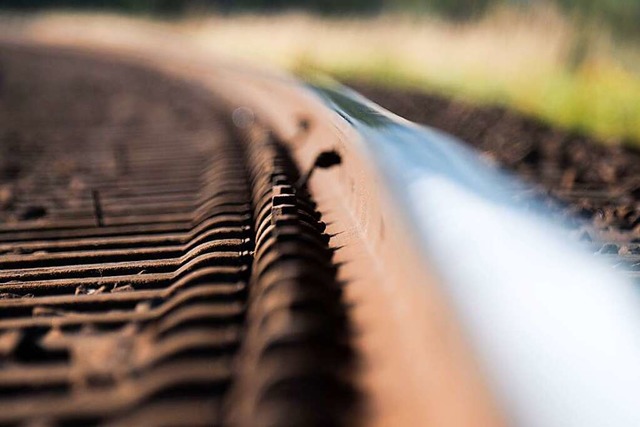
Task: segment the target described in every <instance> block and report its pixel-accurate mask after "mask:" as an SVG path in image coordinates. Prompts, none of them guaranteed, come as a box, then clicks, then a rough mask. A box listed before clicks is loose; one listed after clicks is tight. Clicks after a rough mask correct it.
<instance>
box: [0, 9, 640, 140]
mask: <svg viewBox="0 0 640 427" xmlns="http://www.w3.org/2000/svg"><path fill="white" fill-rule="evenodd" d="M0 5H1V8H2V9H3V11H2V13H3V15H4V21H3V22H8V20H9V17H13V18H14V19H17V17H22V18H24V17H25V16H31V17H33V16H37V17H38V19H40V20H62V19H71V18H72V17H75V18H76V19H79V17H82V19H83V22H84V23H85V25H86V28H87V31H90V30H91V29H92V28H96V27H98V26H103V27H109V26H111V27H118V26H120V25H123V23H126V24H127V25H129V26H130V27H131V26H132V25H136V26H138V27H144V26H147V27H149V26H152V27H153V28H154V30H157V29H159V28H161V29H162V31H165V32H167V33H168V34H179V35H180V37H183V39H184V40H188V41H189V43H192V44H194V45H198V46H200V47H204V48H206V49H208V50H211V51H215V52H217V53H222V54H224V55H227V56H231V57H237V58H241V59H243V60H249V61H254V62H256V63H259V64H261V65H268V66H277V67H283V68H286V69H288V70H290V71H293V72H295V73H298V74H300V75H302V76H305V75H309V74H315V73H318V72H321V73H327V74H329V75H332V76H334V77H336V78H337V79H339V80H342V81H347V82H355V83H356V85H358V84H360V85H363V84H364V85H368V87H371V86H374V87H380V88H392V89H394V90H399V89H403V90H409V91H414V92H420V93H423V92H424V93H430V94H437V95H438V96H444V97H447V98H448V99H450V98H455V99H462V100H464V101H465V102H470V103H472V104H474V105H476V104H477V105H499V106H503V107H507V108H509V109H512V110H514V111H519V112H521V113H525V114H526V115H528V116H531V117H533V118H535V119H537V120H540V121H541V122H542V123H546V124H550V125H553V126H559V127H560V128H562V129H567V130H570V131H575V132H580V133H584V134H586V135H590V136H594V137H597V138H598V139H600V140H601V141H604V142H608V143H623V144H627V145H635V144H636V142H635V141H637V140H639V139H640V49H638V47H639V46H640V25H638V23H639V22H640V1H638V0H310V1H309V0H307V1H302V0H117V1H112V0H109V1H107V0H1V1H0ZM33 19H35V18H33Z"/></svg>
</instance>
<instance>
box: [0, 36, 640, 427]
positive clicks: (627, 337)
mask: <svg viewBox="0 0 640 427" xmlns="http://www.w3.org/2000/svg"><path fill="white" fill-rule="evenodd" d="M127 54H130V52H124V55H123V54H122V52H120V53H118V52H111V53H110V55H109V56H108V58H110V59H103V58H101V57H100V56H98V55H96V54H95V53H93V54H92V53H88V52H84V53H83V52H81V51H79V50H78V51H76V50H74V49H71V50H69V49H67V48H64V47H56V48H45V47H42V46H38V45H37V44H36V45H32V44H28V43H8V44H5V45H3V46H1V47H0V70H1V72H2V74H1V79H0V132H2V133H1V134H0V138H1V140H2V146H0V180H1V181H0V185H1V186H0V425H25V426H26V425H29V426H30V425H47V426H72V425H82V426H85V425H136V426H137V425H144V426H152V425H157V426H170V425H194V426H195V425H232V426H342V425H372V426H377V425H379V426H388V425H447V426H448V425H507V424H513V423H514V424H516V425H545V426H555V425H580V426H586V425H599V423H600V422H601V421H603V420H609V421H611V422H612V423H613V424H612V425H625V422H627V421H630V420H637V419H638V416H639V414H638V411H636V410H634V409H633V408H634V407H635V404H634V402H633V399H630V398H629V397H624V396H625V395H626V393H628V392H629V391H630V390H632V389H633V387H634V386H635V385H636V383H637V382H638V381H640V377H639V376H637V375H636V374H637V369H638V368H636V367H635V366H634V364H633V363H631V361H632V360H634V356H636V355H638V354H639V353H638V347H637V346H636V345H635V344H634V340H633V338H631V337H633V335H634V332H633V328H634V324H633V322H632V320H633V319H636V318H637V315H638V310H637V306H636V302H637V301H636V296H635V295H634V294H633V292H632V291H631V285H630V284H629V282H628V281H625V280H624V279H623V278H621V276H623V275H620V274H617V275H616V274H614V273H613V271H614V270H615V268H611V267H610V266H609V267H608V265H610V264H613V265H614V266H617V267H616V268H617V269H618V270H623V271H625V272H626V273H625V274H626V275H627V276H629V277H630V280H632V281H635V282H637V281H638V280H640V275H639V274H638V273H637V270H640V268H638V267H637V265H638V262H639V261H640V260H638V259H637V256H638V255H637V254H638V253H640V249H638V247H640V243H639V242H638V241H637V239H636V238H635V237H634V236H633V235H632V234H633V233H631V232H629V230H630V229H631V228H629V227H630V224H635V222H634V221H636V220H635V219H634V218H635V217H633V212H632V211H630V210H629V209H627V210H626V211H625V212H622V208H621V209H617V208H612V209H613V210H607V212H609V213H611V214H610V215H609V214H607V213H605V212H604V211H603V213H602V215H601V216H603V218H604V216H607V215H609V216H607V220H606V221H604V220H602V221H598V219H597V218H595V219H594V215H593V213H594V212H595V211H594V210H593V209H591V208H592V207H594V206H601V205H602V204H609V205H610V204H611V203H612V202H611V200H610V199H611V198H610V196H611V193H610V192H608V191H603V190H602V188H592V187H589V186H588V185H575V182H573V181H572V182H571V183H569V184H567V183H568V182H569V181H570V180H569V178H567V177H566V173H565V172H566V171H563V170H561V169H557V168H556V169H554V170H553V171H549V170H546V169H545V171H546V172H545V174H544V176H543V177H542V178H543V179H541V181H543V182H544V183H546V184H547V185H548V184H549V182H553V183H557V182H560V185H558V187H554V188H557V190H554V195H555V196H556V198H555V199H553V200H552V199H550V198H549V197H548V194H546V193H545V192H544V191H542V192H541V191H539V190H535V191H534V190H531V187H529V186H526V185H522V184H519V183H517V182H515V183H514V182H513V181H512V180H510V179H508V178H505V176H504V175H502V174H501V173H499V172H496V171H495V170H494V169H492V168H490V167H487V166H486V165H484V164H482V163H481V162H479V161H478V160H477V158H476V155H475V154H474V153H472V152H471V151H468V150H467V149H466V148H464V147H461V146H459V145H458V144H457V143H456V142H452V141H450V140H449V139H448V137H447V136H445V135H442V134H439V133H437V132H435V131H433V130H429V129H422V128H418V127H415V126H413V125H410V124H407V123H404V122H402V121H400V120H398V119H397V118H394V117H393V116H391V115H389V114H388V113H385V112H384V111H382V110H379V109H378V107H376V106H374V105H372V104H370V103H369V102H368V101H366V100H364V99H362V98H360V97H359V96H358V95H357V94H354V93H351V92H350V91H348V90H347V89H344V88H335V87H327V86H316V87H301V86H300V85H299V84H297V83H295V82H292V81H289V80H286V79H282V78H280V79H279V78H274V77H273V76H270V75H264V74H261V73H258V72H254V71H247V70H239V69H236V68H233V67H226V68H225V67H224V66H220V67H218V68H216V67H215V66H212V65H211V64H199V63H198V64H191V67H184V70H187V71H184V70H183V69H182V67H180V66H179V65H176V64H178V62H177V61H176V62H175V63H172V61H167V58H159V59H158V58H156V59H154V57H153V56H149V57H147V58H146V59H145V60H144V61H142V64H140V58H139V57H138V58H137V60H136V58H135V55H134V57H133V59H132V57H131V56H127ZM156 60H157V61H156ZM154 61H156V62H154ZM274 100H275V101H274ZM274 102H276V104H277V105H276V104H274ZM554 177H555V178H558V179H555V180H554ZM533 179H536V176H533ZM574 181H575V177H574ZM621 197H624V195H622V196H621ZM594 209H602V208H594ZM540 212H543V213H542V214H541V213H540ZM596 213H597V212H596ZM581 215H582V219H581V218H580V216H581ZM587 217H588V218H587ZM541 218H542V219H541ZM616 218H618V219H616ZM620 218H622V219H620ZM586 219H588V220H589V221H585V220H586ZM616 221H617V222H616ZM553 222H556V223H557V224H558V223H562V224H563V225H564V228H560V227H559V226H557V225H556V226H553V225H552V226H549V224H552V223H553ZM554 227H555V228H554ZM558 236H564V237H558ZM585 236H586V237H585ZM571 239H573V240H588V241H589V242H590V244H591V245H592V252H595V253H597V254H598V258H599V259H598V260H596V261H594V262H593V263H592V262H591V260H590V258H589V256H588V255H585V253H581V252H580V250H579V249H576V248H575V247H573V246H572V245H571V244H567V243H566V242H567V241H569V240H571ZM452 244H453V245H452ZM498 253H500V254H502V255H501V257H496V256H495V255H496V254H498ZM523 271H530V274H528V275H526V277H523V274H522V272H523ZM514 312H517V313H519V314H518V315H517V316H514ZM541 319H542V320H541ZM612 331H615V334H612ZM522 337H525V338H522ZM497 343H501V344H500V345H498V344H497ZM603 345H604V346H608V348H609V349H610V350H611V351H605V352H600V351H599V347H600V346H603ZM578 354H589V355H590V356H589V357H585V358H584V359H583V362H576V361H575V359H576V355H578ZM603 368H606V369H607V371H606V372H605V371H603ZM587 373H588V374H587ZM585 375H588V376H587V377H585ZM585 378H588V380H589V381H592V382H593V384H594V386H592V387H589V386H587V387H584V386H583V383H584V381H585ZM596 385H597V386H596ZM505 396H508V397H509V398H505ZM603 396H608V397H609V398H610V400H608V401H607V402H604V403H603V402H601V403H600V406H599V407H596V406H589V405H590V404H592V403H593V402H596V401H601V400H602V399H603ZM612 396H613V397H614V398H612ZM616 399H617V400H616ZM612 401H613V403H611V402H612ZM585 405H587V406H585ZM630 408H631V409H630ZM567 420H570V422H568V421H567ZM626 425H629V424H626Z"/></svg>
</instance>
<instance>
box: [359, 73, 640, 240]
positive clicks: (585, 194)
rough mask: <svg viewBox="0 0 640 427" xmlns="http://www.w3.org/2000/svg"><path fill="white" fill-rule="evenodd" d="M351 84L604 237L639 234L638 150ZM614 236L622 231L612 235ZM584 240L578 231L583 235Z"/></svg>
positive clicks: (437, 99) (506, 115)
mask: <svg viewBox="0 0 640 427" xmlns="http://www.w3.org/2000/svg"><path fill="white" fill-rule="evenodd" d="M350 85H351V86H352V87H354V88H355V89H356V90H358V91H359V92H360V93H362V94H363V95H365V96H366V97H368V98H369V99H371V100H373V101H374V102H376V103H378V104H380V105H382V106H383V107H385V108H387V109H388V110H390V111H393V112H394V113H396V114H399V115H400V116H402V117H405V118H407V119H409V120H412V121H415V122H417V123H422V124H426V125H429V126H433V127H435V128H438V129H441V130H444V131H446V132H448V133H450V134H452V135H455V136H457V137H458V138H460V139H462V140H463V141H465V142H467V143H469V144H470V145H472V146H473V147H475V148H477V149H478V150H480V151H481V152H482V153H483V155H484V156H485V157H487V158H489V159H492V160H494V161H495V162H497V163H498V164H499V165H500V166H502V167H504V168H506V169H507V170H510V171H513V172H515V173H516V174H517V175H519V176H521V177H523V178H524V179H526V180H527V181H529V182H532V183H534V184H536V185H539V186H541V187H542V188H543V189H544V190H545V191H547V192H548V193H549V194H551V195H553V196H554V197H555V198H557V199H559V200H561V201H563V202H565V203H566V204H567V207H568V209H569V210H570V211H571V212H573V213H575V214H577V215H578V216H579V217H581V218H584V219H586V220H587V221H590V222H591V223H592V225H593V226H594V228H595V229H598V230H600V231H601V232H603V233H604V234H606V237H605V239H604V240H622V241H623V243H624V241H628V242H636V240H637V239H638V238H639V237H640V212H639V210H640V209H639V208H640V151H639V150H638V149H636V148H633V147H632V146H630V145H624V146H621V145H615V146H612V145H606V144H604V143H603V142H602V141H598V140H596V139H594V138H591V137H588V136H586V135H582V134H579V133H576V132H571V131H567V130H563V129H559V128H556V127H553V126H550V125H548V124H546V123H542V122H540V121H539V120H536V119H535V118H532V117H528V116H526V115H523V114H520V113H517V112H514V111H512V110H509V109H507V108H504V107H497V106H478V105H473V104H470V103H465V102H462V101H458V100H453V99H448V98H445V97H442V96H437V95H432V94H423V93H416V92H411V91H406V90H395V89H393V90H391V89H386V88H380V87H374V86H372V85H369V84H363V83H358V82H356V83H351V84H350ZM619 233H623V234H624V236H623V237H621V238H620V236H618V238H614V237H612V235H614V234H616V235H617V234H619ZM591 237H592V236H590V235H583V238H584V239H587V240H588V239H591ZM621 246H624V245H618V246H617V248H618V249H619V250H621V251H622V252H625V251H626V250H627V249H628V248H626V247H621ZM607 248H608V249H607V250H609V251H611V250H612V248H611V246H608V247H607Z"/></svg>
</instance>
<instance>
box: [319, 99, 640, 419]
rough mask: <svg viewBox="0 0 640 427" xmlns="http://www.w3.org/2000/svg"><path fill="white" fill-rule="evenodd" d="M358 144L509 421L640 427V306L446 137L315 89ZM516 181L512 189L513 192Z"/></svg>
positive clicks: (502, 180)
mask: <svg viewBox="0 0 640 427" xmlns="http://www.w3.org/2000/svg"><path fill="white" fill-rule="evenodd" d="M313 90H314V91H315V92H316V93H318V94H319V95H320V96H321V97H322V98H323V100H324V102H325V103H326V105H327V106H329V107H330V108H331V109H332V110H334V111H335V112H336V113H337V114H338V115H340V116H341V117H342V118H343V119H344V120H345V121H347V122H348V123H349V124H350V125H351V126H352V127H353V128H354V129H355V130H357V132H358V133H359V135H360V143H359V146H358V149H359V150H363V151H366V152H367V153H368V155H370V157H371V158H372V159H373V160H374V161H375V164H376V167H377V168H378V169H379V170H380V172H381V177H382V178H383V183H382V184H383V185H386V186H388V187H389V188H390V189H391V194H393V197H394V202H396V203H398V204H399V205H400V206H401V207H402V208H401V210H402V211H403V213H404V214H405V218H406V220H407V221H408V222H409V224H410V228H412V229H415V230H416V234H415V235H414V237H415V238H416V240H417V241H418V244H419V246H420V247H421V248H422V249H423V251H424V252H423V256H424V257H425V259H428V260H429V262H430V264H431V265H433V266H434V268H435V269H436V270H437V274H438V276H439V277H440V279H441V280H440V283H441V284H442V285H443V286H444V287H445V290H446V294H447V295H448V297H449V298H450V301H451V302H452V304H453V305H454V308H455V311H456V313H457V315H458V316H459V318H460V319H461V321H462V324H463V327H464V329H465V331H466V333H467V334H468V336H469V338H470V339H471V341H472V346H473V348H474V349H475V350H476V352H477V355H478V356H479V359H480V362H481V368H482V370H483V371H484V373H485V374H486V375H487V377H488V379H489V383H490V386H491V388H492V390H494V392H495V393H496V394H497V396H498V399H499V401H500V402H502V404H503V405H502V407H503V408H504V409H505V410H506V414H507V419H508V420H510V421H512V422H513V424H514V425H519V426H581V427H584V426H602V425H612V426H614V425H615V426H628V425H640V409H639V408H638V404H637V397H636V395H637V391H638V390H639V389H640V365H639V364H638V361H639V360H640V340H639V334H638V325H639V324H640V300H639V298H638V292H637V289H634V288H633V285H632V284H631V283H630V281H628V280H627V279H626V278H625V277H623V276H622V275H621V274H616V273H615V272H614V271H612V270H611V269H610V268H607V267H606V266H605V263H604V262H603V261H601V260H599V259H594V257H593V255H590V254H587V253H586V251H584V250H583V248H579V247H577V245H575V244H572V243H570V242H569V241H568V239H566V238H565V239H563V238H562V236H566V235H567V233H566V231H564V230H563V229H562V228H563V224H562V223H559V222H558V221H554V220H553V219H552V216H551V215H550V214H549V213H548V212H545V210H544V208H543V207H542V206H538V208H537V209H531V208H529V207H526V206H523V204H522V202H521V201H519V200H521V197H520V196H521V195H522V192H523V190H524V189H525V188H526V187H525V186H524V185H521V184H518V183H517V179H516V178H514V177H509V176H507V175H504V174H502V173H500V172H497V171H496V170H495V169H493V168H491V167H490V166H488V165H485V164H484V163H483V162H482V161H481V160H480V159H479V157H478V156H477V155H475V153H473V152H472V151H471V150H470V149H468V148H466V147H464V146H463V145H462V144H461V143H459V142H458V141H456V140H454V139H453V138H451V137H450V136H447V135H445V134H442V133H440V132H438V131H435V130H433V129H429V128H426V127H420V126H416V125H414V124H412V123H409V122H407V121H405V120H403V119H401V118H398V117H395V116H393V115H392V114H390V113H389V112H387V111H384V110H383V109H381V108H380V107H378V106H376V105H374V104H372V103H371V102H369V101H367V100H366V99H364V98H362V97H361V96H359V95H358V94H356V93H354V92H352V91H350V90H348V89H346V88H343V87H338V86H335V87H327V86H324V87H318V86H315V87H313ZM514 182H515V183H514Z"/></svg>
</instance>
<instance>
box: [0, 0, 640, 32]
mask: <svg viewBox="0 0 640 427" xmlns="http://www.w3.org/2000/svg"><path fill="white" fill-rule="evenodd" d="M541 4H552V5H555V6H558V7H560V8H562V9H563V10H565V11H566V12H568V13H570V14H572V15H575V16H579V17H580V18H581V19H583V20H586V21H590V22H595V23H605V24H607V25H609V26H610V27H612V28H614V29H615V30H616V31H618V32H621V33H623V34H624V35H638V34H640V25H638V23H640V1H639V0H2V1H1V2H0V7H3V8H9V9H22V10H29V9H31V10H33V9H42V8H52V7H62V8H81V9H96V8H98V9H109V10H121V11H126V12H134V13H140V12H142V13H149V14H163V15H167V14H169V15H171V14H182V13H185V12H188V11H192V10H199V11H201V10H206V9H210V10H215V11H218V12H244V11H251V12H269V11H275V12H281V11H283V10H291V9H294V10H306V11H312V12H319V13H323V14H343V13H345V12H349V13H359V14H371V13H378V12H384V11H400V12H408V13H426V14H435V15H439V16H441V17H444V18H447V19H453V20H468V19H473V18H476V17H478V16H480V15H482V14H484V13H486V12H487V11H489V10H491V9H493V8H496V7H500V6H504V5H509V6H515V7H527V6H540V5H541Z"/></svg>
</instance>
